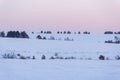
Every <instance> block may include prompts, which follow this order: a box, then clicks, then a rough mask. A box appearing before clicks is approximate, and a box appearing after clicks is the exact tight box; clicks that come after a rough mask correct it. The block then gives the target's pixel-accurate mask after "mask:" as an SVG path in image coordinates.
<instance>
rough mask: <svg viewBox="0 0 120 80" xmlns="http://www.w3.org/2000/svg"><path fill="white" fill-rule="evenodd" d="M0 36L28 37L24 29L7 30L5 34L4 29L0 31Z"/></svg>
mask: <svg viewBox="0 0 120 80" xmlns="http://www.w3.org/2000/svg"><path fill="white" fill-rule="evenodd" d="M0 37H8V38H29V36H28V34H27V33H26V32H25V31H22V32H20V31H8V32H7V34H5V32H4V31H2V32H0Z"/></svg>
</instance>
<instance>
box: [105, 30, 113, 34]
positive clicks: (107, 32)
mask: <svg viewBox="0 0 120 80" xmlns="http://www.w3.org/2000/svg"><path fill="white" fill-rule="evenodd" d="M104 34H113V32H112V31H105V32H104Z"/></svg>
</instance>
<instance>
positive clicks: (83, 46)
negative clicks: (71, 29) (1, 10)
mask: <svg viewBox="0 0 120 80" xmlns="http://www.w3.org/2000/svg"><path fill="white" fill-rule="evenodd" d="M36 36H37V35H36V34H35V35H30V39H20V38H0V80H120V61H119V60H116V59H115V57H116V56H120V44H109V43H104V42H105V40H114V36H115V35H78V34H76V35H52V36H55V38H56V39H58V40H38V39H36V38H35V37H36ZM41 36H46V37H47V38H49V37H50V36H51V35H41ZM117 36H118V37H120V36H119V35H117ZM66 37H69V38H71V39H74V40H73V41H65V40H64V38H66ZM59 38H61V39H60V40H59ZM9 53H10V54H11V53H12V54H13V53H14V54H20V55H22V56H30V57H33V56H35V59H34V60H33V59H26V60H23V59H19V58H18V56H17V59H4V58H3V55H4V54H9ZM56 53H57V57H63V59H54V60H51V59H50V58H51V57H56V55H55V54H56ZM42 55H45V57H46V59H45V60H41V56H42ZM100 55H104V56H105V58H106V59H109V60H103V61H101V60H99V59H98V58H99V56H100ZM66 57H75V58H76V59H67V60H66V59H65V58H66Z"/></svg>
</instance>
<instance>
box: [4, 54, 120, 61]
mask: <svg viewBox="0 0 120 80" xmlns="http://www.w3.org/2000/svg"><path fill="white" fill-rule="evenodd" d="M2 57H3V58H4V59H33V60H34V59H36V57H35V56H23V55H21V54H14V53H5V54H3V55H2ZM41 59H42V60H45V59H46V56H45V55H42V56H41ZM49 59H65V60H68V59H77V58H76V57H74V56H70V57H62V56H59V55H58V54H55V55H53V56H51V57H50V58H49ZM98 59H99V60H109V58H108V57H105V56H104V55H99V57H98ZM115 59H116V60H120V56H119V55H117V56H116V57H115ZM80 60H84V59H83V58H80ZM85 60H92V58H90V57H89V58H85Z"/></svg>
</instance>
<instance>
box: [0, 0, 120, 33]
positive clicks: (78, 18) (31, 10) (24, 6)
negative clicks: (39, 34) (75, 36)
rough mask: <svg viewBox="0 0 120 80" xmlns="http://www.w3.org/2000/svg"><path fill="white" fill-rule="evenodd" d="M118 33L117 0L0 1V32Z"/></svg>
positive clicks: (119, 18)
mask: <svg viewBox="0 0 120 80" xmlns="http://www.w3.org/2000/svg"><path fill="white" fill-rule="evenodd" d="M11 29H13V30H30V31H32V30H33V31H39V30H41V29H43V30H73V31H78V30H81V31H84V30H87V31H94V32H101V31H105V30H113V31H119V30H120V0H0V30H11Z"/></svg>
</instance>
